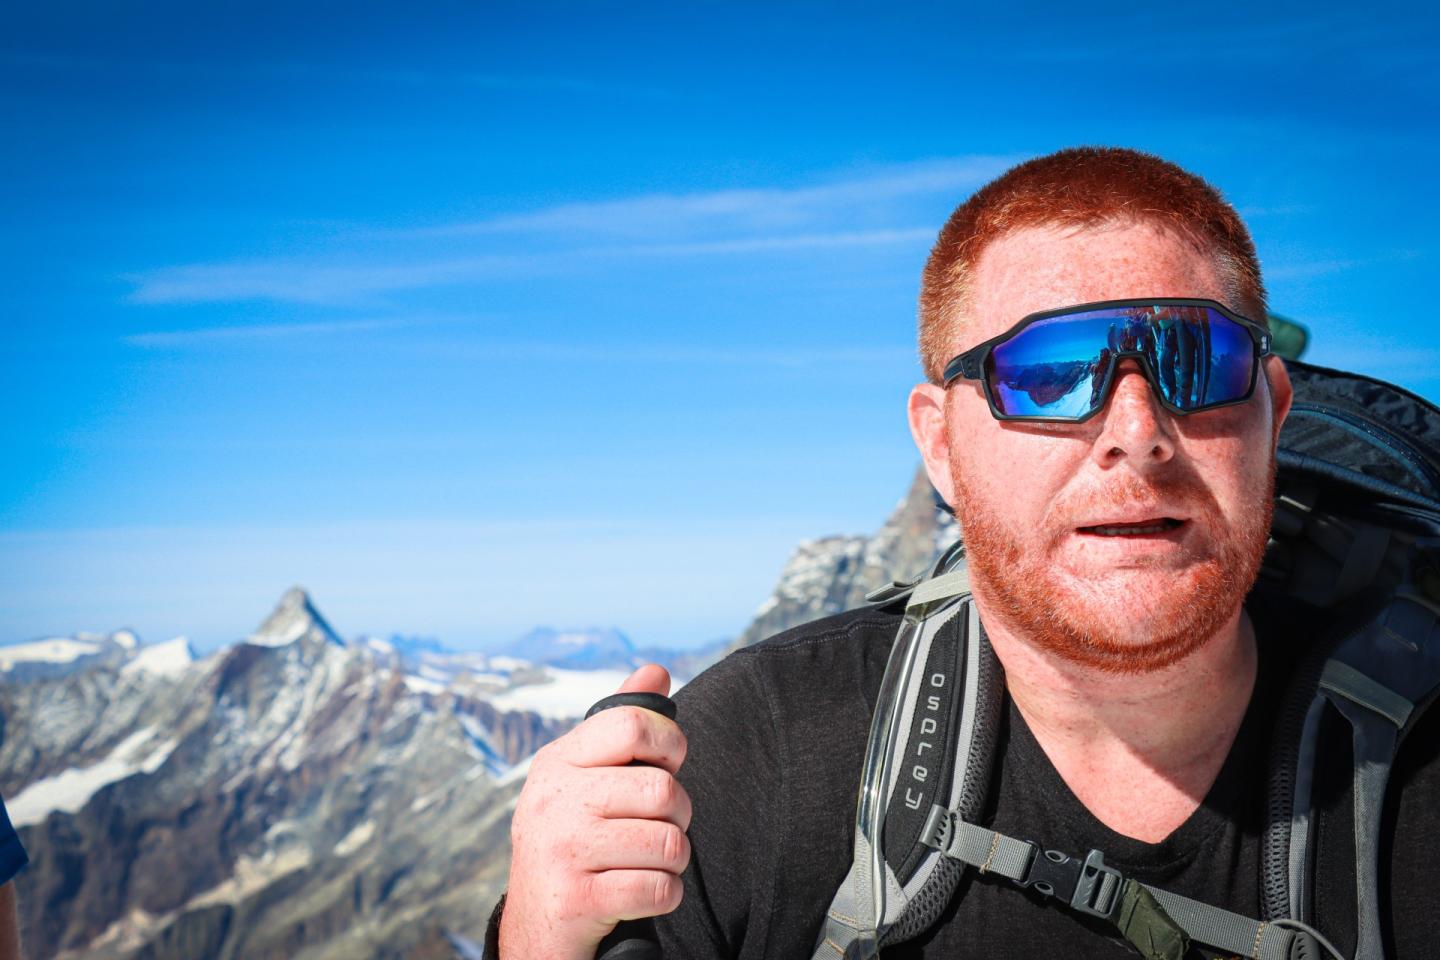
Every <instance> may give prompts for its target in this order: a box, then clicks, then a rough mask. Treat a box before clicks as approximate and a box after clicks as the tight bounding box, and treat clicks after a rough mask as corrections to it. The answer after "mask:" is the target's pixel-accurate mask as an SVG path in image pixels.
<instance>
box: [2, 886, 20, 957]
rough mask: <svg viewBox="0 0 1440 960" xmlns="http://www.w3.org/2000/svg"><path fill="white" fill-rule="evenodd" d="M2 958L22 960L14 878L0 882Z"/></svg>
mask: <svg viewBox="0 0 1440 960" xmlns="http://www.w3.org/2000/svg"><path fill="white" fill-rule="evenodd" d="M0 960H20V918H19V916H18V915H17V910H16V906H15V882H14V881H13V880H12V881H9V882H6V883H3V884H0Z"/></svg>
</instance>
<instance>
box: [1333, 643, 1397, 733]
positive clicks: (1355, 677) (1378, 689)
mask: <svg viewBox="0 0 1440 960" xmlns="http://www.w3.org/2000/svg"><path fill="white" fill-rule="evenodd" d="M1320 686H1322V687H1324V688H1325V689H1326V690H1330V691H1333V692H1335V693H1338V694H1340V695H1341V696H1343V697H1345V699H1347V700H1351V701H1353V702H1355V703H1358V704H1359V705H1360V706H1362V707H1365V708H1366V709H1368V710H1371V711H1373V712H1375V713H1378V714H1379V715H1380V716H1382V717H1384V718H1385V719H1386V720H1389V721H1390V722H1391V723H1392V724H1394V726H1395V729H1396V730H1400V729H1403V728H1404V726H1405V722H1406V721H1407V720H1409V719H1410V714H1411V712H1412V711H1413V710H1414V709H1415V704H1413V703H1411V702H1410V701H1409V700H1407V699H1406V698H1405V697H1402V696H1401V695H1400V694H1398V693H1396V692H1395V691H1394V690H1391V689H1390V688H1389V687H1387V686H1385V685H1384V684H1381V683H1379V682H1378V681H1376V680H1372V679H1371V678H1370V677H1369V676H1367V675H1366V674H1363V673H1361V672H1360V671H1359V670H1356V669H1355V668H1354V667H1352V666H1350V664H1348V663H1344V662H1342V661H1340V660H1329V661H1327V662H1326V664H1325V672H1324V673H1322V674H1321V675H1320ZM1331 699H1332V700H1333V699H1334V698H1333V697H1332V698H1331ZM1336 704H1337V705H1338V704H1339V701H1338V700H1337V701H1336Z"/></svg>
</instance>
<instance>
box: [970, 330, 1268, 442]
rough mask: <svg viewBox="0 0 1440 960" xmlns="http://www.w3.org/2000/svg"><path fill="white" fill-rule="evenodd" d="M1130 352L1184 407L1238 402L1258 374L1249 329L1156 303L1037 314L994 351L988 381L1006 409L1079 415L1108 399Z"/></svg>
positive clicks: (1159, 389) (1158, 387)
mask: <svg viewBox="0 0 1440 960" xmlns="http://www.w3.org/2000/svg"><path fill="white" fill-rule="evenodd" d="M1125 356H1130V357H1137V358H1143V360H1144V361H1145V363H1144V364H1142V366H1145V367H1147V368H1148V371H1149V373H1150V377H1149V379H1150V381H1151V384H1152V386H1153V387H1154V389H1155V390H1156V392H1157V393H1158V394H1159V395H1160V397H1161V398H1162V399H1164V400H1165V401H1166V402H1167V403H1169V404H1171V405H1172V406H1174V407H1177V408H1179V409H1180V410H1185V411H1191V410H1201V409H1204V408H1206V407H1210V406H1216V405H1219V404H1223V403H1231V402H1234V401H1236V400H1239V399H1241V398H1243V397H1245V396H1246V395H1247V394H1248V393H1249V392H1250V389H1251V387H1252V382H1253V380H1254V376H1255V360H1256V349H1255V342H1254V340H1253V339H1252V337H1251V335H1250V332H1249V331H1248V330H1247V329H1246V328H1245V327H1243V326H1241V325H1240V324H1238V323H1235V322H1234V321H1232V320H1230V319H1229V318H1228V317H1226V316H1224V315H1223V314H1221V313H1218V312H1216V311H1215V310H1212V309H1210V308H1208V307H1199V306H1162V305H1157V306H1151V307H1126V308H1122V309H1119V310H1115V309H1107V310H1095V311H1091V312H1087V313H1077V314H1069V315H1066V316H1060V317H1053V318H1050V319H1047V320H1038V321H1036V322H1034V323H1032V324H1030V325H1028V326H1026V327H1025V328H1024V329H1022V330H1021V331H1020V332H1019V333H1018V334H1016V335H1015V336H1014V337H1012V338H1011V339H1009V340H1006V341H1004V342H1003V343H1000V344H998V345H997V346H996V347H995V348H994V349H993V350H992V351H991V353H990V357H989V360H988V366H987V371H986V372H987V380H988V382H989V384H990V388H991V393H992V395H993V396H994V399H995V405H996V406H997V407H998V408H999V409H1000V412H1001V413H1003V414H1006V415H1008V416H1019V417H1025V416H1032V417H1059V418H1079V417H1083V416H1085V415H1086V414H1088V413H1090V412H1091V411H1093V410H1096V409H1098V408H1099V407H1100V406H1101V405H1103V404H1104V402H1105V397H1104V396H1103V394H1104V391H1105V382H1106V379H1107V377H1108V376H1109V371H1110V367H1111V365H1112V364H1113V363H1115V362H1116V360H1117V359H1119V358H1121V357H1125Z"/></svg>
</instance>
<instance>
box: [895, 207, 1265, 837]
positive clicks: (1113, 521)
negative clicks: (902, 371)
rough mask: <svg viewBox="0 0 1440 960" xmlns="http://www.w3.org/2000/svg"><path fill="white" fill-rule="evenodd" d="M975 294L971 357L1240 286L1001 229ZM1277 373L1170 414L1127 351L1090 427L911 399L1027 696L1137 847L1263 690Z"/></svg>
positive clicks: (1085, 242)
mask: <svg viewBox="0 0 1440 960" xmlns="http://www.w3.org/2000/svg"><path fill="white" fill-rule="evenodd" d="M970 291H971V300H970V302H969V303H968V304H967V306H966V309H965V311H964V314H963V316H962V322H961V323H960V324H959V327H960V329H959V331H958V332H957V338H958V342H957V343H955V344H954V350H955V352H956V353H959V352H961V351H963V350H965V349H967V348H969V347H971V346H973V345H974V344H976V343H980V342H982V341H984V340H985V339H988V338H989V337H992V336H995V335H997V334H999V333H1002V332H1004V331H1005V330H1006V329H1008V328H1009V327H1010V326H1012V325H1013V324H1014V323H1015V322H1016V321H1017V320H1018V319H1019V318H1020V317H1023V316H1025V315H1027V314H1029V313H1033V312H1037V311H1040V310H1048V309H1054V308H1057V307H1064V306H1067V305H1071V304H1077V303H1088V302H1094V301H1101V300H1116V299H1128V298H1139V297H1157V298H1159V297H1193V298H1204V299H1212V300H1217V301H1220V302H1222V303H1223V302H1225V300H1226V296H1227V285H1226V284H1225V282H1224V280H1223V278H1222V277H1221V275H1220V274H1219V272H1218V270H1217V268H1216V264H1215V263H1214V261H1213V260H1212V259H1211V258H1210V257H1209V256H1207V255H1205V254H1202V253H1200V252H1198V251H1197V250H1196V249H1195V248H1194V246H1193V245H1192V244H1191V243H1189V242H1188V241H1187V240H1185V239H1182V238H1180V237H1178V236H1177V235H1175V234H1173V233H1170V232H1168V231H1166V230H1163V229H1159V228H1157V227H1154V226H1151V225H1149V224H1146V223H1139V224H1137V223H1127V224H1121V225H1112V226H1107V227H1102V228H1092V229H1086V230H1083V231H1079V232H1075V231H1058V230H1053V229H1048V228H1046V229H1040V228H1027V229H1023V230H1017V231H1014V232H1012V233H1010V234H1006V235H1004V236H1002V237H1000V238H999V239H997V240H996V241H995V242H994V243H992V244H991V245H990V246H989V247H988V248H986V250H985V252H984V253H983V254H982V255H981V257H980V259H979V262H978V263H977V264H976V268H975V272H974V278H973V282H972V284H971V286H970ZM1231 306H1232V307H1238V306H1239V305H1233V304H1232V305H1231ZM1241 312H1244V311H1243V310H1242V311H1241ZM1264 364H1265V366H1264V371H1265V373H1266V376H1265V377H1262V378H1261V381H1260V383H1259V384H1258V385H1257V387H1256V391H1255V395H1254V396H1253V397H1252V398H1251V400H1250V401H1248V402H1246V403H1243V404H1239V405H1235V406H1230V407H1224V408H1219V409H1215V410H1210V411H1205V412H1202V413H1198V414H1191V415H1188V416H1177V415H1174V414H1172V413H1170V412H1169V411H1167V410H1166V409H1165V408H1164V407H1162V406H1161V405H1160V403H1159V401H1158V399H1157V398H1156V397H1155V396H1154V394H1153V391H1152V390H1151V387H1150V385H1149V383H1148V381H1147V380H1146V379H1145V377H1144V376H1143V374H1142V373H1141V371H1140V369H1139V367H1138V365H1136V364H1135V363H1134V361H1128V360H1127V361H1125V362H1123V363H1122V364H1121V366H1120V367H1119V369H1118V370H1117V371H1116V381H1115V384H1114V388H1113V391H1112V393H1111V395H1110V398H1109V400H1108V402H1107V403H1106V406H1105V407H1104V409H1103V410H1102V411H1101V412H1100V413H1099V414H1097V415H1096V416H1095V417H1093V418H1092V419H1090V420H1088V421H1085V422H1083V423H1034V422H1024V421H997V420H995V419H994V417H993V416H992V415H991V413H990V410H989V407H988V404H987V403H986V401H985V398H984V396H983V393H982V391H981V387H980V384H979V383H978V382H977V381H957V382H956V383H955V384H954V385H952V386H951V387H950V388H949V390H945V389H943V388H940V387H937V386H934V385H931V384H922V385H920V386H919V387H917V388H916V389H915V391H914V392H913V393H912V396H911V402H910V417H911V427H912V431H913V432H914V434H915V439H916V443H917V445H918V446H919V447H920V450H921V453H922V456H923V457H924V459H925V464H926V469H927V472H928V473H929V475H930V478H931V481H932V482H933V483H934V484H935V486H936V489H937V490H939V491H940V493H941V495H942V496H944V497H945V498H946V500H947V501H948V502H949V503H951V504H953V505H954V506H955V507H956V510H957V513H958V514H959V516H960V519H961V525H962V529H964V531H965V538H966V544H967V548H968V553H969V562H970V568H971V577H972V582H973V584H974V589H975V597H976V602H977V604H978V605H979V608H980V612H981V616H982V619H983V620H984V623H985V626H986V630H987V633H988V634H989V636H990V638H991V641H992V643H993V645H994V648H995V653H996V655H997V657H998V658H999V659H1000V661H1001V663H1002V664H1003V666H1004V667H1005V671H1006V681H1007V685H1008V688H1009V691H1010V693H1011V695H1012V696H1013V697H1014V699H1015V702H1016V705H1017V707H1018V708H1019V709H1020V711H1021V714H1022V715H1023V716H1024V717H1025V719H1026V721H1027V723H1028V724H1029V725H1030V726H1031V728H1032V729H1033V730H1034V732H1035V736H1036V738H1037V740H1038V741H1039V743H1040V745H1041V746H1042V747H1043V748H1044V750H1045V752H1046V754H1047V755H1048V756H1049V757H1050V760H1051V762H1052V763H1054V765H1055V767H1056V769H1057V771H1058V772H1059V773H1060V775H1061V777H1062V778H1063V779H1064V780H1065V782H1066V783H1067V784H1068V785H1069V786H1070V788H1071V790H1072V791H1073V792H1074V793H1075V795H1076V797H1077V798H1079V799H1080V801H1081V802H1082V803H1084V804H1085V806H1086V807H1087V808H1088V809H1089V810H1090V811H1091V812H1092V813H1094V814H1095V816H1096V817H1097V818H1098V819H1100V820H1101V822H1103V823H1105V824H1106V825H1107V826H1109V827H1110V828H1111V829H1114V830H1116V831H1117V832H1119V833H1122V834H1125V835H1127V836H1131V837H1135V838H1137V839H1141V840H1146V841H1151V842H1154V841H1158V840H1161V839H1163V838H1164V837H1166V836H1168V835H1169V834H1170V833H1171V832H1172V831H1173V830H1174V829H1175V828H1176V827H1178V826H1179V825H1180V824H1181V823H1183V822H1184V821H1185V820H1186V819H1187V818H1188V817H1189V816H1190V815H1191V814H1192V813H1193V812H1194V810H1195V808H1196V807H1197V806H1198V805H1199V803H1200V802H1201V800H1202V799H1203V798H1204V796H1205V794H1206V792H1207V791H1208V790H1209V788H1210V786H1211V784H1212V783H1213V782H1214V779H1215V777H1216V775H1217V774H1218V773H1219V770H1220V767H1221V765H1222V764H1223V762H1224V759H1225V756H1226V755H1227V753H1228V751H1229V749H1230V745H1231V744H1232V743H1233V741H1234V738H1235V735H1236V733H1237V732H1238V730H1239V726H1240V721H1241V719H1242V718H1243V716H1244V713H1245V708H1246V706H1247V704H1248V702H1249V699H1250V692H1251V689H1252V687H1253V684H1254V679H1255V649H1254V636H1253V630H1252V629H1251V627H1250V624H1249V622H1248V619H1247V618H1246V617H1245V616H1244V614H1243V611H1242V609H1241V606H1240V604H1241V602H1242V600H1243V598H1244V596H1245V593H1246V590H1247V588H1248V586H1249V584H1250V583H1251V582H1252V581H1253V578H1254V576H1255V572H1256V570H1257V569H1258V564H1259V560H1260V555H1261V553H1262V551H1263V548H1264V543H1265V538H1266V535H1267V533H1268V529H1269V504H1270V498H1271V491H1272V488H1273V469H1274V450H1275V443H1276V440H1277V438H1278V434H1279V426H1280V423H1281V421H1282V420H1283V419H1284V415H1285V413H1286V412H1287V411H1288V409H1289V404H1290V394H1291V390H1290V385H1289V380H1288V378H1287V377H1286V375H1285V372H1284V368H1283V366H1281V365H1280V363H1279V361H1278V360H1274V359H1273V358H1270V359H1267V360H1266V361H1264ZM951 438H956V442H954V443H952V442H951Z"/></svg>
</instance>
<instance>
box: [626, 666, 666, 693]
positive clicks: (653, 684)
mask: <svg viewBox="0 0 1440 960" xmlns="http://www.w3.org/2000/svg"><path fill="white" fill-rule="evenodd" d="M615 692H616V693H658V694H660V695H661V696H669V695H670V671H668V670H666V669H665V668H664V667H662V666H660V664H658V663H647V664H645V665H644V666H643V667H637V668H636V670H635V672H634V673H632V674H630V676H628V677H626V678H625V682H624V683H622V684H620V689H619V690H617V691H615Z"/></svg>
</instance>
